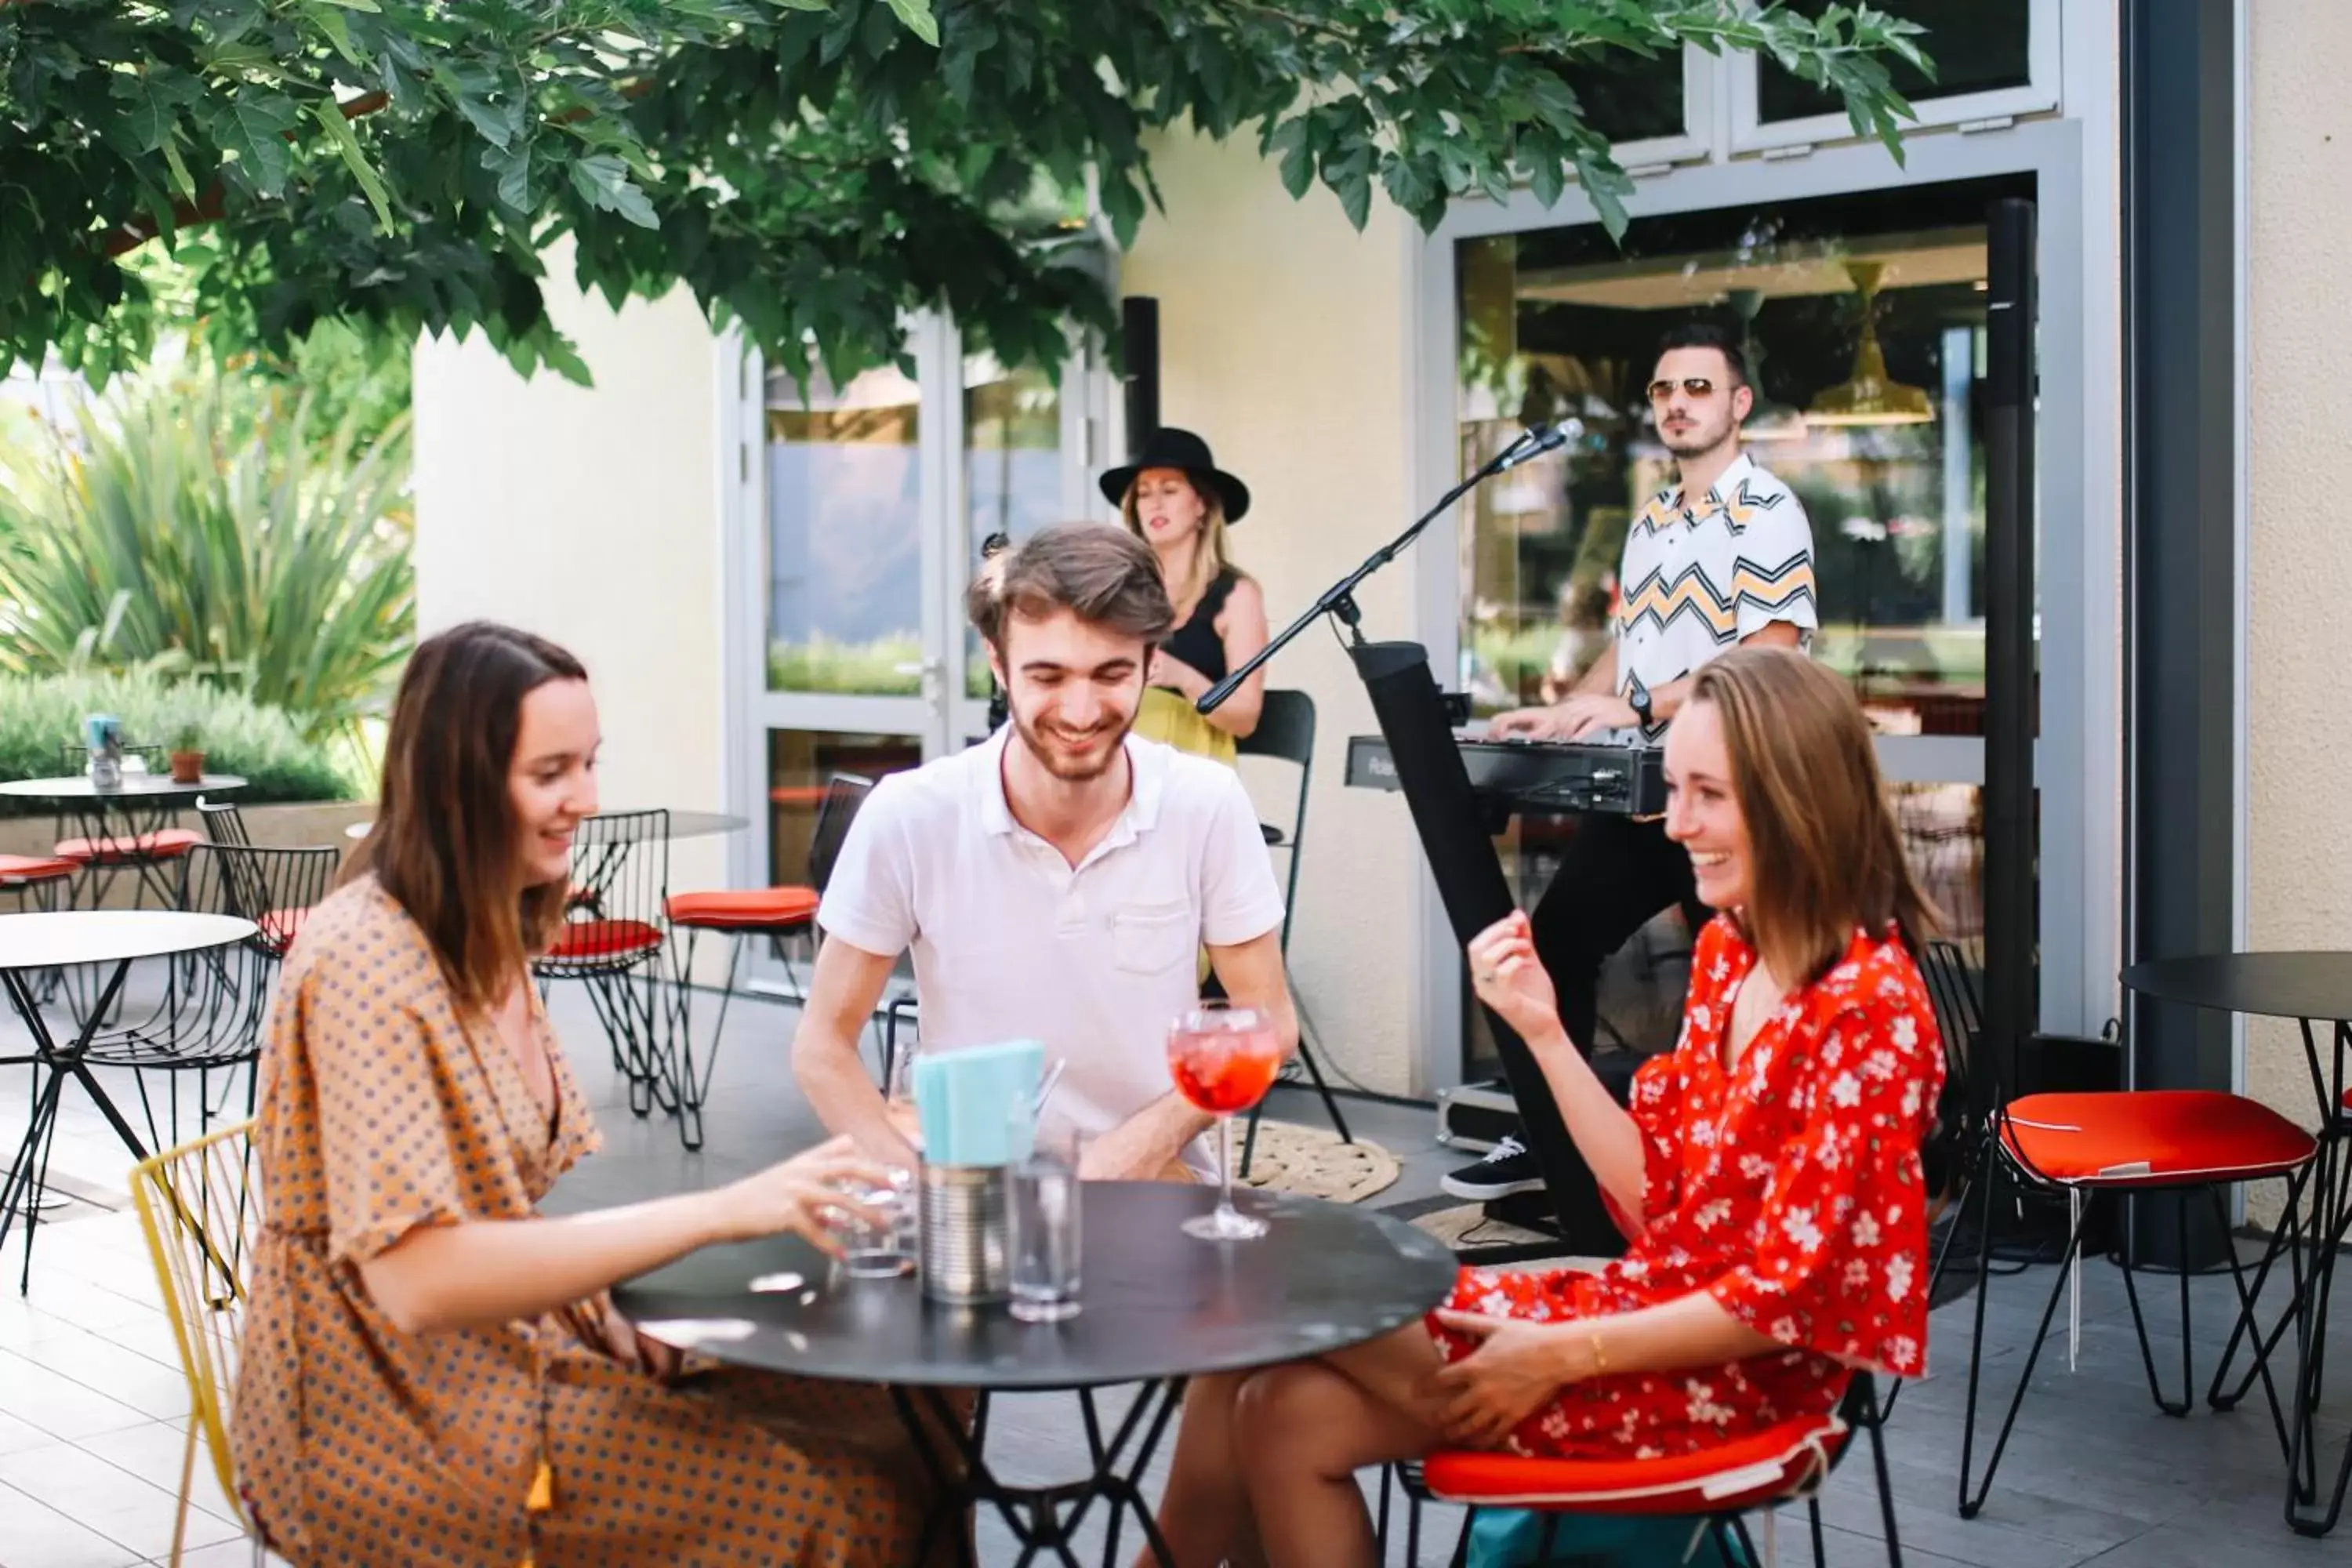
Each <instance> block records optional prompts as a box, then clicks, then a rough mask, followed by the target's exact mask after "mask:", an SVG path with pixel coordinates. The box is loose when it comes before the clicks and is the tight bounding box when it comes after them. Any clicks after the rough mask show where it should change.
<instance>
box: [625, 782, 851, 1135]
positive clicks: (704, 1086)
mask: <svg viewBox="0 0 2352 1568" xmlns="http://www.w3.org/2000/svg"><path fill="white" fill-rule="evenodd" d="M873 788H874V781H873V780H872V779H869V778H864V777H861V776H859V775H858V774H856V773H835V774H834V775H833V776H832V777H831V778H829V779H827V780H825V784H824V799H823V800H821V801H820V802H819V803H818V805H817V810H816V831H815V834H814V837H812V838H811V839H810V841H809V879H808V881H807V882H806V883H805V884H802V885H786V886H783V887H777V888H747V889H720V890H717V891H711V892H699V893H680V894H678V895H677V896H676V897H675V898H672V899H671V900H668V904H667V911H668V916H669V923H670V929H671V930H673V931H684V932H686V960H685V963H684V964H683V965H682V966H681V969H680V973H679V974H678V985H677V1017H676V1018H675V1020H674V1030H673V1035H672V1039H673V1042H674V1045H675V1049H674V1050H672V1051H670V1052H667V1053H666V1054H665V1055H664V1057H663V1058H662V1069H663V1072H664V1074H665V1075H666V1077H667V1080H668V1082H669V1085H670V1094H671V1096H672V1098H674V1099H675V1100H676V1101H677V1112H678V1137H679V1139H680V1140H681V1141H682V1142H684V1143H685V1144H686V1146H687V1148H688V1149H690V1150H691V1149H699V1148H701V1147H702V1107H703V1105H704V1103H705V1101H706V1100H708V1099H709V1092H710V1075H711V1073H712V1072H713V1071H714V1070H715V1069H716V1068H717V1067H718V1065H719V1042H720V1041H721V1040H723V1039H725V1038H726V1036H727V1006H728V1004H729V1003H730V1002H732V1001H733V1000H734V999H735V976H736V973H737V971H738V970H740V968H741V966H742V962H743V948H744V944H745V942H746V940H747V939H751V940H756V939H758V938H761V937H765V938H767V939H768V942H770V944H771V945H772V947H773V948H774V950H775V953H776V959H777V962H779V963H782V965H783V966H784V977H785V978H786V979H787V980H788V981H790V982H791V983H792V987H793V996H794V998H795V999H797V1000H800V1001H803V1002H805V1001H806V1000H807V996H806V994H805V993H804V992H803V990H802V989H801V984H800V980H799V978H798V976H796V975H794V974H793V966H792V958H791V956H790V954H789V953H788V952H787V951H786V949H785V945H784V944H785V943H786V942H793V941H796V940H803V939H805V940H806V941H807V942H808V944H809V947H810V950H811V952H814V950H815V947H816V942H817V924H816V911H817V905H818V903H819V902H820V900H822V899H823V898H824V889H825V884H826V883H828V882H829V881H831V880H832V879H833V866H834V862H835V861H836V860H838V859H839V858H841V846H842V844H843V843H844V841H845V840H846V839H847V838H848V837H849V825H850V823H851V822H852V821H853V820H854V819H855V818H856V816H857V808H858V807H859V806H861V805H865V804H866V795H869V794H870V793H872V791H873ZM705 931H709V932H710V933H712V934H713V935H718V936H724V937H726V938H727V941H728V952H727V983H726V984H725V985H724V986H723V987H722V988H721V989H720V991H719V1018H718V1022H717V1024H716V1025H715V1026H713V1028H712V1029H711V1032H710V1050H709V1055H708V1056H707V1057H706V1058H704V1059H703V1062H702V1066H701V1068H700V1069H699V1070H697V1068H696V1067H695V1061H694V1020H693V986H692V984H691V982H692V980H693V976H694V951H695V945H696V942H697V941H698V939H699V938H700V937H701V935H702V933H703V932H705Z"/></svg>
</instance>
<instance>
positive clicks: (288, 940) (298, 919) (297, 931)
mask: <svg viewBox="0 0 2352 1568" xmlns="http://www.w3.org/2000/svg"><path fill="white" fill-rule="evenodd" d="M309 919H310V910H264V911H263V912H262V916H261V918H260V919H259V920H257V921H254V922H253V923H254V924H255V925H257V926H259V927H260V928H261V945H262V946H264V947H266V948H268V950H269V951H270V952H274V953H276V954H278V956H279V957H280V958H283V957H284V956H286V950H287V949H288V948H289V947H292V946H293V945H294V939H295V938H296V937H298V936H300V935H301V934H302V922H303V921H307V920H309Z"/></svg>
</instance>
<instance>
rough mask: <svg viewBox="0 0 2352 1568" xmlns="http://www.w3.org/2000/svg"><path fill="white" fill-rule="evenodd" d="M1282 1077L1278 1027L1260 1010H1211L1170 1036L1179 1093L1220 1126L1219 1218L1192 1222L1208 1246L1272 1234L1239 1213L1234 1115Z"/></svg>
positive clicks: (1209, 1005)
mask: <svg viewBox="0 0 2352 1568" xmlns="http://www.w3.org/2000/svg"><path fill="white" fill-rule="evenodd" d="M1281 1070H1282V1042H1281V1040H1280V1039H1279V1038H1277V1037H1276V1035H1275V1031H1274V1019H1273V1018H1272V1017H1271V1016H1268V1015H1267V1014H1265V1012H1264V1011H1262V1010H1261V1009H1259V1008H1256V1007H1237V1006H1234V1005H1232V1004H1231V1003H1227V1002H1203V1003H1202V1004H1201V1005H1199V1006H1198V1007H1195V1008H1193V1009H1192V1011H1191V1012H1189V1013H1186V1014H1184V1015H1183V1016H1181V1017H1180V1018H1178V1019H1177V1020H1176V1022H1175V1024H1174V1025H1173V1026H1171V1027H1170V1029H1169V1031H1168V1071H1169V1074H1170V1076H1171V1077H1172V1078H1174V1079H1175V1080H1176V1091H1177V1092H1178V1093H1179V1094H1181V1095H1182V1096H1183V1097H1184V1098H1185V1099H1186V1100H1188V1101H1190V1102H1191V1103H1192V1105H1193V1107H1194V1108H1195V1109H1197V1110H1205V1111H1207V1112H1209V1114H1211V1115H1212V1116H1214V1117H1215V1118H1216V1119H1217V1135H1218V1150H1219V1157H1218V1163H1219V1164H1220V1166H1221V1167H1222V1168H1223V1172H1224V1191H1223V1194H1222V1195H1221V1196H1220V1197H1219V1198H1218V1200H1217V1206H1216V1209H1215V1211H1214V1212H1213V1213H1210V1214H1204V1215H1194V1216H1193V1217H1192V1218H1191V1219H1188V1220H1186V1221H1185V1222H1184V1233H1185V1234H1186V1235H1187V1236H1196V1237H1200V1238H1201V1239H1202V1240H1203V1241H1248V1240H1252V1239H1254V1238H1255V1237H1261V1236H1264V1235H1265V1221H1264V1220H1262V1219H1257V1218H1255V1217H1254V1216H1252V1215H1245V1214H1244V1213H1242V1212H1241V1211H1240V1210H1239V1209H1236V1208H1235V1207H1234V1112H1235V1111H1237V1110H1248V1109H1249V1108H1250V1107H1251V1106H1253V1105H1255V1104H1256V1103H1257V1102H1258V1101H1259V1100H1262V1099H1264V1098H1265V1091H1266V1090H1267V1089H1270V1088H1272V1087H1273V1086H1274V1079H1275V1075H1276V1073H1277V1072H1279V1071H1281Z"/></svg>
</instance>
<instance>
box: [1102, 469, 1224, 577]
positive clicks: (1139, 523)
mask: <svg viewBox="0 0 2352 1568" xmlns="http://www.w3.org/2000/svg"><path fill="white" fill-rule="evenodd" d="M1150 471H1151V470H1150V469H1149V468H1146V469H1144V470H1143V473H1144V474H1148V473H1150ZM1176 471H1177V472H1178V473H1180V474H1182V475H1183V476H1184V482H1185V483H1186V484H1188V485H1191V486H1192V493H1193V494H1194V495H1196V496H1199V497H1200V498H1201V508H1202V511H1201V531H1200V533H1199V535H1198V536H1197V538H1196V539H1195V541H1194V543H1193V546H1192V581H1191V582H1189V583H1171V584H1168V597H1169V598H1170V600H1171V601H1181V602H1182V603H1184V604H1187V605H1197V604H1199V603H1200V602H1201V595H1203V594H1205V593H1207V592H1208V591H1209V584H1212V583H1213V582H1215V581H1216V580H1217V574H1219V573H1221V572H1223V571H1225V570H1226V569H1228V568H1233V569H1234V571H1236V572H1238V571H1239V568H1238V567H1234V563H1233V558H1232V557H1231V556H1229V555H1227V554H1226V553H1225V498H1224V497H1223V495H1221V494H1220V493H1218V490H1217V487H1216V485H1215V483H1214V482H1213V481H1212V480H1209V479H1202V477H1201V476H1200V475H1198V474H1196V473H1194V472H1192V470H1191V469H1190V468H1179V469H1177V470H1176ZM1142 482H1143V474H1138V475H1136V476H1135V478H1134V479H1130V480H1129V481H1128V485H1127V494H1126V495H1125V496H1123V497H1121V498H1120V500H1119V503H1118V515H1119V516H1120V517H1122V518H1124V519H1126V520H1127V531H1129V533H1131V534H1133V535H1135V537H1136V538H1137V539H1139V540H1141V541H1142V542H1143V547H1144V548H1145V549H1146V550H1149V549H1150V548H1151V541H1150V537H1149V536H1148V535H1146V534H1145V533H1144V531H1143V519H1142V517H1141V516H1140V515H1139V513H1138V511H1137V509H1136V504H1135V491H1136V488H1137V487H1138V486H1139V485H1140V484H1141V483H1142ZM1152 559H1153V560H1154V561H1155V562H1156V561H1158V560H1159V559H1160V558H1159V556H1158V555H1156V554H1155V555H1154V556H1153V557H1152Z"/></svg>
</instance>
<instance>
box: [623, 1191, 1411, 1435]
mask: <svg viewBox="0 0 2352 1568" xmlns="http://www.w3.org/2000/svg"><path fill="white" fill-rule="evenodd" d="M1216 1197H1217V1194H1216V1189H1214V1188H1213V1187H1209V1186H1191V1185H1186V1184H1181V1183H1160V1182H1090V1183H1088V1184H1087V1185H1086V1188H1085V1197H1084V1203H1085V1207H1084V1209H1083V1210H1082V1211H1081V1219H1080V1225H1081V1227H1082V1234H1083V1236H1084V1238H1085V1239H1084V1247H1085V1258H1084V1262H1083V1264H1082V1266H1081V1272H1082V1275H1083V1282H1082V1284H1081V1286H1080V1292H1079V1300H1080V1301H1081V1303H1082V1307H1083V1310H1081V1311H1080V1312H1079V1313H1078V1315H1077V1316H1076V1317H1075V1318H1071V1319H1069V1320H1067V1321H1064V1322H1059V1323H1024V1322H1021V1321H1017V1320H1015V1319H1014V1318H1013V1316H1012V1314H1011V1313H1010V1312H1009V1311H1008V1310H1006V1309H1005V1308H1003V1307H1002V1306H991V1307H970V1308H967V1307H952V1306H946V1305H942V1304H940V1303H938V1302H933V1301H929V1300H926V1299H925V1298H924V1296H923V1289H922V1283H921V1281H920V1280H919V1279H916V1278H915V1277H913V1276H912V1275H908V1276H906V1277H904V1278H901V1279H846V1278H833V1277H832V1276H833V1272H834V1271H833V1270H831V1268H830V1267H829V1265H828V1263H827V1261H826V1259H825V1258H824V1256H823V1255H822V1254H821V1253H819V1252H818V1251H817V1250H816V1249H815V1248H814V1247H811V1246H810V1245H809V1244H807V1243H806V1242H803V1241H802V1240H800V1239H799V1238H797V1237H772V1238H771V1239H769V1240H766V1241H761V1242H753V1243H749V1244H745V1245H740V1246H732V1247H706V1248H704V1249H703V1250H702V1251H700V1252H698V1253H695V1254H693V1255H692V1256H690V1257H688V1258H681V1259H680V1260H679V1261H677V1262H676V1263H673V1264H671V1265H670V1266H669V1267H667V1268H662V1269H658V1270H656V1271H655V1272H654V1273H651V1274H647V1275H645V1276H643V1277H641V1278H639V1279H635V1280H632V1281H630V1282H629V1283H627V1284H625V1285H621V1286H618V1287H616V1288H615V1289H614V1292H613V1299H614V1302H615V1303H616V1304H617V1305H618V1306H619V1308H620V1310H621V1311H622V1312H623V1314H625V1316H626V1317H627V1318H629V1319H630V1321H633V1322H635V1324H636V1325H637V1326H638V1327H639V1328H641V1329H643V1330H645V1331H646V1333H647V1334H648V1335H650V1336H651V1337H653V1338H655V1339H659V1340H664V1341H667V1342H673V1343H679V1344H691V1345H692V1346H693V1347H694V1348H695V1349H697V1350H699V1351H701V1352H704V1353H705V1354H708V1355H711V1356H714V1357H717V1358H719V1359H720V1360H722V1361H726V1362H730V1363H736V1364H739V1365H743V1366H752V1367H760V1368H762V1369H765V1370H768V1371H772V1372H785V1373H799V1374H802V1375H804V1376H811V1377H825V1378H836V1379H845V1380H849V1381H854V1382H860V1383H895V1384H919V1385H920V1384H928V1385H931V1386H937V1387H951V1388H987V1389H998V1390H1045V1389H1064V1388H1086V1387H1095V1386H1099V1385H1102V1384H1114V1383H1135V1382H1140V1381H1143V1380H1146V1379H1152V1378H1164V1377H1176V1376H1183V1375H1192V1374H1199V1373H1214V1372H1235V1371H1241V1370H1244V1369H1246V1368H1251V1367H1259V1366H1271V1365H1274V1364H1275V1363H1279V1362H1286V1361H1296V1360H1298V1359H1300V1358H1302V1357H1305V1356H1310V1355H1315V1354H1318V1353H1321V1352H1328V1351H1334V1350H1339V1349H1343V1348H1345V1347H1346V1346H1349V1345H1352V1344H1360V1343H1362V1342H1365V1341H1367V1340H1371V1339H1377V1338H1378V1337H1379V1336H1381V1334H1384V1333H1387V1332H1389V1331H1391V1330H1392V1329H1396V1328H1400V1327H1402V1326H1403V1325H1404V1324H1406V1323H1409V1322H1412V1321H1414V1320H1415V1319H1417V1318H1419V1317H1421V1316H1422V1315H1423V1313H1425V1312H1427V1311H1428V1310H1430V1309H1431V1308H1433V1307H1434V1306H1436V1305H1437V1304H1438V1303H1439V1302H1440V1301H1442V1300H1444V1299H1445V1296H1446V1294H1447V1293H1448V1292H1449V1291H1450V1290H1452V1289H1453V1288H1454V1276H1455V1267H1454V1255H1453V1253H1452V1252H1450V1251H1448V1250H1447V1249H1446V1247H1444V1244H1443V1243H1441V1242H1439V1241H1438V1240H1436V1239H1435V1238H1434V1237H1431V1236H1429V1235H1428V1234H1426V1233H1425V1232H1423V1231H1420V1230H1416V1229H1414V1228H1413V1227H1412V1226H1409V1225H1406V1224H1405V1223H1403V1222H1402V1220H1397V1219H1391V1218H1390V1217H1389V1216H1388V1215H1381V1214H1374V1213H1371V1212H1370V1211H1368V1210H1364V1209H1360V1208H1353V1207H1349V1206H1348V1205H1342V1204H1335V1203H1327V1202H1324V1201H1322V1200H1320V1199H1316V1198H1303V1197H1296V1196H1292V1195H1289V1194H1278V1193H1254V1192H1244V1193H1241V1194H1236V1195H1235V1199H1234V1201H1235V1203H1236V1205H1239V1206H1241V1207H1242V1208H1244V1210H1246V1211H1247V1212H1250V1213H1254V1214H1261V1215H1265V1217H1266V1219H1267V1221H1268V1223H1269V1224H1270V1226H1272V1228H1271V1229H1270V1230H1269V1231H1268V1232H1267V1234H1266V1235H1265V1236H1264V1237H1260V1238H1259V1239H1257V1240H1255V1241H1242V1242H1225V1243H1219V1242H1209V1241H1198V1240H1195V1239H1193V1238H1192V1237H1189V1236H1186V1235H1184V1234H1183V1232H1182V1231H1181V1230H1180V1229H1178V1226H1180V1225H1181V1223H1182V1222H1183V1220H1184V1219H1185V1218H1187V1217H1188V1216H1190V1215H1195V1214H1204V1213H1206V1212H1208V1210H1210V1209H1211V1208H1213V1206H1215V1204H1216Z"/></svg>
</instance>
